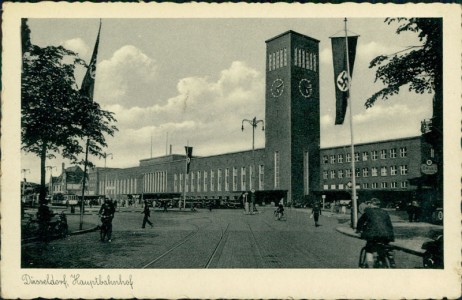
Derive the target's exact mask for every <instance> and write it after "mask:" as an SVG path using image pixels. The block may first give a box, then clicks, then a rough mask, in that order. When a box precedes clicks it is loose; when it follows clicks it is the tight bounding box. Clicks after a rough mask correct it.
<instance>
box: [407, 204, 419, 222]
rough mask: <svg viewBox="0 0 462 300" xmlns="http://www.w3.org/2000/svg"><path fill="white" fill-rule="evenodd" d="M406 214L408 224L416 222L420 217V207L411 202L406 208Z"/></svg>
mask: <svg viewBox="0 0 462 300" xmlns="http://www.w3.org/2000/svg"><path fill="white" fill-rule="evenodd" d="M407 214H408V216H409V222H418V221H419V215H420V207H419V204H418V203H417V201H416V200H412V202H411V204H410V205H409V206H408V207H407Z"/></svg>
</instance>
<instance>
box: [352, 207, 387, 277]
mask: <svg viewBox="0 0 462 300" xmlns="http://www.w3.org/2000/svg"><path fill="white" fill-rule="evenodd" d="M357 231H358V232H361V238H363V239H365V240H366V241H367V243H366V247H365V248H366V264H367V265H366V266H364V267H366V268H372V267H373V266H374V256H373V254H374V252H378V251H379V250H380V249H381V247H383V245H385V246H386V245H388V244H389V243H390V242H393V241H394V240H395V236H394V232H393V225H392V224H391V220H390V216H389V215H388V213H387V212H386V211H384V210H383V209H381V208H380V200H379V199H377V198H372V199H371V202H370V206H369V207H367V208H365V209H364V214H363V215H362V216H361V218H359V220H358V225H357ZM387 257H388V260H389V262H390V266H391V267H394V265H395V261H394V258H393V252H392V251H391V250H390V251H387Z"/></svg>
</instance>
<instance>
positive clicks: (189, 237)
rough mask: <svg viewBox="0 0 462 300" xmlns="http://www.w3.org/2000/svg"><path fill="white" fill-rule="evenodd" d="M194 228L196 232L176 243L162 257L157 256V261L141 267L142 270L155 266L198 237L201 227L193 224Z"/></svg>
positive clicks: (154, 260)
mask: <svg viewBox="0 0 462 300" xmlns="http://www.w3.org/2000/svg"><path fill="white" fill-rule="evenodd" d="M193 226H194V227H196V230H195V231H193V232H191V233H190V234H188V235H187V236H186V237H184V238H183V239H181V240H180V241H179V242H178V243H176V244H175V245H174V246H173V247H170V248H169V249H168V250H167V251H165V252H164V253H162V254H161V255H159V256H157V257H156V258H155V259H153V260H152V261H150V262H149V263H148V264H146V265H144V266H143V267H141V269H146V268H147V267H149V266H151V265H153V264H155V263H156V262H158V261H159V260H161V259H162V258H164V257H165V256H167V255H168V254H170V253H171V252H172V251H174V250H175V249H177V248H178V247H180V246H181V245H183V244H184V243H186V242H187V241H189V240H190V239H191V238H193V237H194V236H195V235H197V233H198V232H199V230H200V227H199V226H197V225H195V224H193Z"/></svg>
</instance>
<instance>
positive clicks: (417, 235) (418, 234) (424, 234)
mask: <svg viewBox="0 0 462 300" xmlns="http://www.w3.org/2000/svg"><path fill="white" fill-rule="evenodd" d="M388 212H389V214H390V219H391V221H392V223H393V229H394V232H395V241H394V242H392V243H390V245H392V246H393V247H394V248H395V249H397V250H400V251H404V252H407V253H410V254H414V255H417V256H422V255H423V253H424V252H425V250H422V244H423V243H424V242H427V241H431V240H433V239H434V238H435V237H436V236H437V235H440V234H443V226H442V225H434V224H430V223H426V222H415V223H410V222H408V221H407V220H405V219H403V218H402V215H400V213H399V212H398V213H394V211H388ZM336 230H337V231H338V232H340V233H343V234H345V235H348V236H351V237H354V238H358V239H360V238H361V237H360V235H359V234H358V233H356V231H355V230H354V229H352V228H351V227H350V222H346V223H344V224H343V225H342V226H338V227H337V228H336Z"/></svg>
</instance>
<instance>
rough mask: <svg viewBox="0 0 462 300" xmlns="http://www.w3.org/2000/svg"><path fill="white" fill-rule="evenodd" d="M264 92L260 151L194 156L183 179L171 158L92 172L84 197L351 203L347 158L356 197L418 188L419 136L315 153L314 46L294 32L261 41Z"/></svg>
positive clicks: (427, 153) (425, 157)
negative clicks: (352, 151) (353, 163)
mask: <svg viewBox="0 0 462 300" xmlns="http://www.w3.org/2000/svg"><path fill="white" fill-rule="evenodd" d="M265 89H266V91H265V115H266V118H265V124H264V125H265V147H264V148H259V149H255V150H254V151H252V150H247V151H240V152H234V153H224V154H219V155H212V156H206V157H197V156H193V157H192V159H191V164H190V170H189V173H186V158H187V157H186V155H185V154H184V155H180V154H173V153H170V154H169V155H165V156H160V157H154V158H148V159H142V160H140V162H139V165H138V166H135V167H131V168H123V169H122V168H95V169H92V170H90V173H89V184H88V186H89V190H88V192H87V194H88V195H97V196H105V197H110V198H112V199H115V200H121V199H139V200H141V199H151V200H157V199H168V198H175V197H176V198H180V197H183V195H184V196H185V197H186V199H187V201H190V202H201V201H208V200H214V201H216V202H218V203H226V202H230V203H231V202H233V201H234V202H235V201H241V200H242V196H243V195H252V197H255V198H254V199H255V200H256V202H257V203H269V202H279V201H280V199H281V198H284V202H285V204H286V205H287V204H295V203H307V202H310V201H312V200H314V199H321V197H322V196H323V195H324V199H327V201H331V200H335V199H339V198H342V197H349V196H348V194H345V193H348V189H349V187H348V183H349V182H350V179H351V178H350V177H351V164H350V160H351V159H355V161H356V176H357V181H356V182H357V188H358V191H359V194H358V195H359V197H360V198H361V197H362V196H366V195H367V197H369V196H371V195H373V194H380V195H381V196H383V195H389V193H394V194H395V195H397V194H399V193H401V194H402V195H403V196H402V197H404V198H406V197H407V198H409V197H411V195H412V192H413V191H415V190H417V189H420V188H422V182H423V181H422V180H421V178H423V177H422V173H421V165H422V164H423V163H425V162H429V161H431V155H432V154H431V153H432V149H431V147H429V146H428V145H427V144H426V143H425V142H423V140H422V138H421V137H420V136H416V137H409V138H401V139H395V140H388V141H376V142H373V143H366V144H360V145H356V149H355V155H354V156H355V157H354V158H352V157H350V154H349V153H350V148H349V146H344V147H343V146H340V147H332V148H325V149H320V93H319V41H318V40H316V39H313V38H311V37H308V36H306V35H302V34H299V33H297V32H294V31H287V32H285V33H282V34H280V35H278V36H276V37H274V38H271V39H269V40H267V41H266V88H265ZM419 178H420V179H419ZM416 182H417V183H416ZM411 183H412V184H411ZM246 193H247V194H246ZM379 197H380V196H379ZM386 197H388V198H390V196H386ZM347 199H351V198H347Z"/></svg>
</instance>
